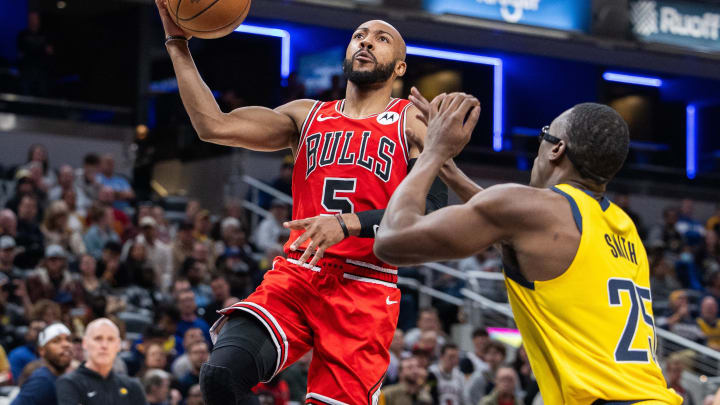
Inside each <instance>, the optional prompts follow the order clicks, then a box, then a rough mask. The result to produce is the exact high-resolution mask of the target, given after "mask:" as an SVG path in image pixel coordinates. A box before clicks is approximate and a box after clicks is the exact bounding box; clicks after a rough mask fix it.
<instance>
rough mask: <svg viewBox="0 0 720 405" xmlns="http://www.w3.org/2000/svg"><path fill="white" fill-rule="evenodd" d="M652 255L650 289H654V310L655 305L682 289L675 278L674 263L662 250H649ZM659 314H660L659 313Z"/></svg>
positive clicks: (649, 258)
mask: <svg viewBox="0 0 720 405" xmlns="http://www.w3.org/2000/svg"><path fill="white" fill-rule="evenodd" d="M649 251H650V255H649V257H648V261H649V262H650V263H649V265H650V288H651V289H652V297H653V308H655V305H656V304H658V303H661V302H664V301H667V300H668V299H669V298H670V293H672V292H673V291H675V290H678V289H680V288H682V286H681V285H680V282H679V281H678V280H677V277H675V269H674V268H673V265H672V262H671V261H670V260H669V259H668V258H667V257H666V255H665V251H664V250H663V249H662V248H659V249H658V248H654V249H649ZM657 313H658V314H659V312H657Z"/></svg>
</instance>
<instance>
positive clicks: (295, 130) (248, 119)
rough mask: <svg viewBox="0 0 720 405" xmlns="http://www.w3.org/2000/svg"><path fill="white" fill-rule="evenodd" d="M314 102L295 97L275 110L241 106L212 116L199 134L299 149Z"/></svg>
mask: <svg viewBox="0 0 720 405" xmlns="http://www.w3.org/2000/svg"><path fill="white" fill-rule="evenodd" d="M313 104H314V101H312V100H295V101H292V102H290V103H288V104H285V105H283V106H280V107H278V108H276V109H274V110H272V109H269V108H265V107H242V108H238V109H235V110H233V111H231V112H229V113H222V114H220V115H218V116H217V117H216V118H214V119H212V120H211V124H209V125H207V126H206V128H205V131H202V132H201V131H200V130H199V129H198V135H199V136H200V138H201V139H202V140H204V141H207V142H212V143H216V144H219V145H225V146H236V147H242V148H247V149H252V150H256V151H276V150H281V149H285V148H292V149H295V148H296V146H297V143H298V137H299V135H300V130H299V128H300V127H301V126H302V123H303V121H304V120H305V117H306V116H307V114H308V112H309V111H310V109H311V108H312V106H313Z"/></svg>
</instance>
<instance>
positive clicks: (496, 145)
mask: <svg viewBox="0 0 720 405" xmlns="http://www.w3.org/2000/svg"><path fill="white" fill-rule="evenodd" d="M407 54H408V55H415V56H425V57H428V58H436V59H445V60H454V61H458V62H467V63H477V64H480V65H490V66H493V83H494V85H493V104H494V105H493V112H494V115H493V149H494V150H495V151H496V152H499V151H501V150H502V148H503V62H502V59H500V58H493V57H490V56H483V55H476V54H472V53H464V52H456V51H448V50H443V49H432V48H425V47H421V46H413V45H408V47H407Z"/></svg>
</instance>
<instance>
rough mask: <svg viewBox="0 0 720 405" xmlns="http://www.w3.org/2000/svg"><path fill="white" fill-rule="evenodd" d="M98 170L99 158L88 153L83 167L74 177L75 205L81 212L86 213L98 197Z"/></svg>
mask: <svg viewBox="0 0 720 405" xmlns="http://www.w3.org/2000/svg"><path fill="white" fill-rule="evenodd" d="M99 169H100V158H99V157H98V155H96V154H94V153H88V154H87V155H85V157H84V158H83V167H82V169H80V170H79V172H78V173H77V176H75V190H76V191H77V193H78V195H77V205H78V209H79V210H80V211H81V212H87V211H88V210H89V209H90V206H91V205H92V203H93V201H95V200H96V199H97V197H98V192H99V190H100V185H99V183H98V181H97V174H98V170H99Z"/></svg>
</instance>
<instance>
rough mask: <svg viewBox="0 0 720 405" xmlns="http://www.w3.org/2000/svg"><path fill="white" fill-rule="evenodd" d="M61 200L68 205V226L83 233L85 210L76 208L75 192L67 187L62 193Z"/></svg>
mask: <svg viewBox="0 0 720 405" xmlns="http://www.w3.org/2000/svg"><path fill="white" fill-rule="evenodd" d="M62 201H64V202H65V204H67V207H68V226H69V227H70V229H72V230H73V231H75V232H80V234H84V233H85V212H81V211H80V210H78V206H77V192H75V190H73V189H68V190H65V191H63V193H62Z"/></svg>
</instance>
